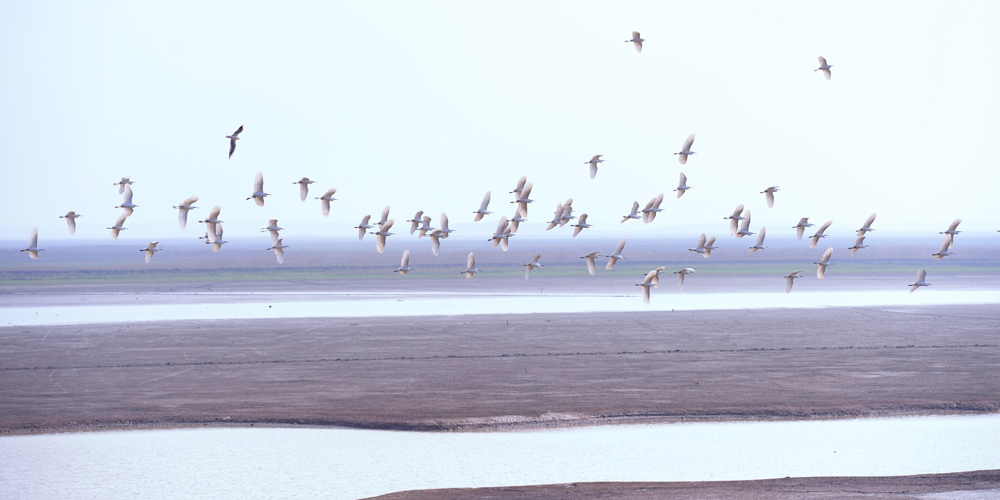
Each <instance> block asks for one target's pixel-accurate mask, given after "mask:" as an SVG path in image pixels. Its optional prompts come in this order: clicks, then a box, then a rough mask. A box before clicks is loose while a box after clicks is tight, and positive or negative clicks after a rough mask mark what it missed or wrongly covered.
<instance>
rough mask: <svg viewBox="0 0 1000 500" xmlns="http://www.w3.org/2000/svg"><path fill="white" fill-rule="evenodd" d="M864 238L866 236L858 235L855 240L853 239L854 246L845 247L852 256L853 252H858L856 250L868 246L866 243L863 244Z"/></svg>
mask: <svg viewBox="0 0 1000 500" xmlns="http://www.w3.org/2000/svg"><path fill="white" fill-rule="evenodd" d="M865 238H866V237H865V236H860V237H858V239H857V240H855V241H854V246H850V247H847V249H848V250H850V251H851V256H852V257H853V256H854V254H856V253H858V250H861V249H862V248H868V245H865Z"/></svg>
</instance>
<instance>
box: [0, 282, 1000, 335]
mask: <svg viewBox="0 0 1000 500" xmlns="http://www.w3.org/2000/svg"><path fill="white" fill-rule="evenodd" d="M657 292H658V291H654V293H653V297H652V301H651V302H652V303H651V304H648V305H647V304H643V302H642V299H641V297H640V296H639V295H638V294H636V295H607V294H604V295H602V294H545V295H539V294H528V293H524V294H517V293H503V294H488V293H479V294H469V293H466V294H440V293H438V294H434V293H360V294H359V293H351V294H345V293H329V294H322V293H310V294H302V295H294V294H283V293H252V294H250V293H248V294H234V293H227V294H213V293H189V294H183V295H170V294H150V295H149V296H139V297H140V298H143V299H144V300H146V302H139V301H136V300H134V297H133V296H128V297H127V298H122V299H120V300H117V299H116V300H115V303H114V305H111V304H87V305H66V304H63V305H56V306H46V305H44V304H40V305H37V306H33V305H23V304H18V305H8V306H3V305H0V326H30V325H47V324H80V323H121V322H126V323H133V322H137V321H161V320H211V319H268V318H272V319H277V318H311V317H323V318H336V317H372V316H383V317H387V316H438V315H445V316H450V315H463V314H519V313H586V312H619V311H632V312H640V311H671V310H678V311H682V310H688V311H690V310H720V309H725V310H732V309H759V308H778V307H780V308H817V307H868V306H902V305H910V306H920V305H949V304H1000V290H949V291H948V292H947V293H930V292H931V291H924V290H921V292H928V293H914V294H910V293H908V292H906V291H905V290H902V291H900V290H861V291H853V290H848V289H844V290H838V291H830V292H799V293H792V294H787V295H786V294H785V293H762V292H753V293H740V292H726V293H691V294H682V293H673V294H669V295H668V294H666V293H657ZM304 295H308V296H309V299H308V300H307V299H303V298H300V297H302V296H304ZM123 297H124V296H123ZM149 298H151V299H152V300H153V301H155V303H149V302H148V299H149Z"/></svg>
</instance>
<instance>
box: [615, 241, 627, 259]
mask: <svg viewBox="0 0 1000 500" xmlns="http://www.w3.org/2000/svg"><path fill="white" fill-rule="evenodd" d="M627 241H628V237H623V238H622V239H621V241H619V242H618V246H616V247H615V255H621V253H622V250H625V243H626V242H627Z"/></svg>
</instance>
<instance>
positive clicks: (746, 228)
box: [736, 210, 754, 238]
mask: <svg viewBox="0 0 1000 500" xmlns="http://www.w3.org/2000/svg"><path fill="white" fill-rule="evenodd" d="M746 213H747V216H746V217H745V218H744V219H743V220H742V221H740V229H739V231H736V237H737V238H742V237H744V236H751V235H752V234H754V233H753V231H751V230H750V211H749V210H747V212H746Z"/></svg>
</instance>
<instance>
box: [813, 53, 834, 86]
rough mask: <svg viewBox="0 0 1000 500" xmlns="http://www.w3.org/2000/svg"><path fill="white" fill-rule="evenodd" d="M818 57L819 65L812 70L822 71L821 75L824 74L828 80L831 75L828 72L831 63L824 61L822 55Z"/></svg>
mask: <svg viewBox="0 0 1000 500" xmlns="http://www.w3.org/2000/svg"><path fill="white" fill-rule="evenodd" d="M818 59H819V67H818V68H816V69H814V70H813V71H822V72H823V76H825V77H826V79H827V80H829V79H830V77H831V76H833V75H832V74H831V73H830V68H832V67H833V65H832V64H827V63H826V58H825V57H823V56H819V58H818Z"/></svg>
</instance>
